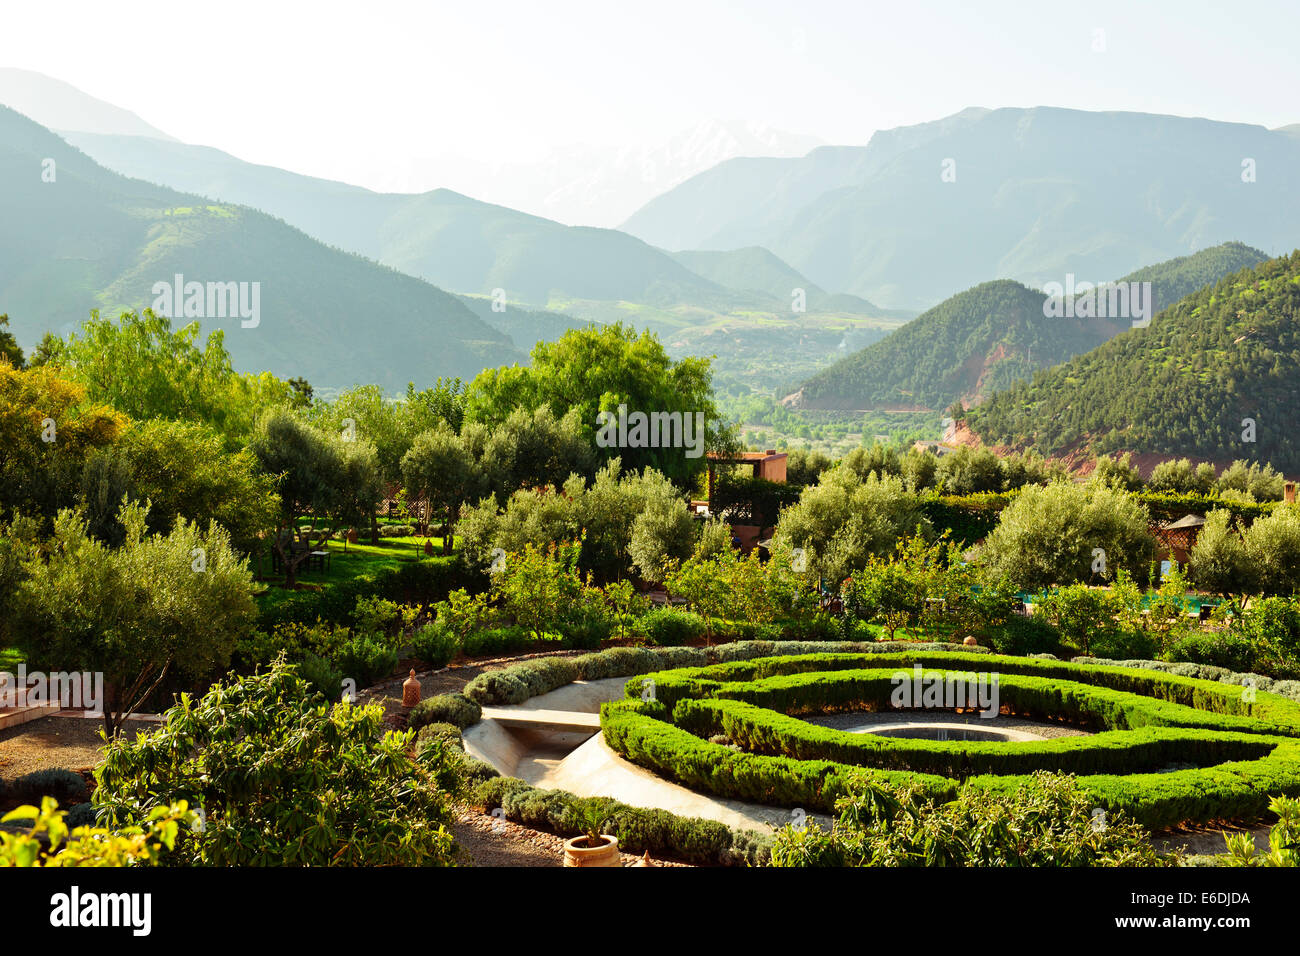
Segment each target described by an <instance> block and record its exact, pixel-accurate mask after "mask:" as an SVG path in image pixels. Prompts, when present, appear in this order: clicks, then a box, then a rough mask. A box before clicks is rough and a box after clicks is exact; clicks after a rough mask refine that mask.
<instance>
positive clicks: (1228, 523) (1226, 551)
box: [1188, 508, 1253, 595]
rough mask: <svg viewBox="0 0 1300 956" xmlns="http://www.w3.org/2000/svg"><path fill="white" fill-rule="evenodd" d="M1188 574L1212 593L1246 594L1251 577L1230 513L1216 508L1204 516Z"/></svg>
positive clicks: (1242, 545) (1244, 549) (1246, 558)
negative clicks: (1203, 522)
mask: <svg viewBox="0 0 1300 956" xmlns="http://www.w3.org/2000/svg"><path fill="white" fill-rule="evenodd" d="M1188 575H1189V576H1190V577H1191V579H1192V582H1193V583H1194V584H1195V585H1196V586H1197V587H1198V588H1200V589H1201V590H1203V591H1209V592H1211V593H1212V594H1222V595H1229V594H1245V593H1246V592H1247V591H1248V590H1249V588H1250V586H1251V581H1252V578H1253V574H1252V571H1251V566H1250V562H1249V560H1248V557H1247V554H1246V548H1245V545H1244V544H1243V543H1242V540H1241V535H1239V534H1238V533H1237V531H1236V529H1234V528H1233V527H1232V512H1230V511H1228V510H1227V509H1225V508H1216V509H1214V510H1213V511H1211V512H1210V513H1209V514H1208V515H1206V516H1205V524H1204V525H1202V526H1201V530H1200V533H1199V534H1198V535H1197V536H1196V544H1194V545H1193V546H1192V552H1191V555H1190V557H1189V560H1188Z"/></svg>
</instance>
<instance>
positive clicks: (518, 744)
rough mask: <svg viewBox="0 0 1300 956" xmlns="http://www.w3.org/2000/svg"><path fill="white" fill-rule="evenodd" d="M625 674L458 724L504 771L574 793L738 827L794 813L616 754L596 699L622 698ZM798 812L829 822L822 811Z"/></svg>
mask: <svg viewBox="0 0 1300 956" xmlns="http://www.w3.org/2000/svg"><path fill="white" fill-rule="evenodd" d="M626 682H627V678H624V677H612V678H607V679H605V680H598V681H575V682H574V683H572V684H568V685H566V686H564V687H561V688H559V689H558V690H554V691H551V692H550V693H549V694H542V695H540V696H538V697H534V698H532V699H531V700H527V701H525V702H524V703H522V704H517V705H507V706H502V707H485V708H483V719H482V720H481V721H479V722H478V723H477V724H475V725H474V726H472V727H470V728H469V729H468V730H466V731H465V735H464V739H465V749H466V750H467V751H468V752H469V753H470V754H472V755H473V756H475V757H478V758H479V759H480V760H486V761H487V762H488V763H490V764H492V766H494V767H496V769H497V770H498V771H500V772H501V773H503V774H506V775H507V776H513V777H519V778H520V779H522V780H524V781H526V782H527V783H530V784H532V785H533V786H535V787H542V788H545V789H548V790H567V791H569V792H570V793H574V794H577V795H578V796H580V797H613V798H614V799H616V800H619V801H621V802H623V803H626V804H628V805H629V806H634V807H645V808H649V809H660V810H667V811H669V812H671V813H676V814H679V815H681V816H689V817H704V818H705V819H707V820H717V821H718V822H720V823H725V824H726V825H727V826H730V827H735V828H736V829H741V830H760V831H770V830H772V829H774V828H776V827H781V826H784V825H785V824H787V823H791V822H795V821H796V820H797V819H798V814H796V813H795V812H792V811H790V810H787V809H783V808H780V807H768V806H763V805H762V804H757V803H746V802H744V801H741V800H722V799H719V798H716V797H712V796H709V795H707V794H702V793H696V792H695V791H694V790H690V789H688V788H686V787H682V786H679V785H678V784H675V783H672V782H670V781H668V780H664V779H662V778H660V777H657V776H656V775H655V774H653V773H651V772H650V771H648V770H645V769H644V768H642V767H638V766H637V765H636V764H634V763H632V762H630V761H628V760H624V759H623V758H622V757H621V756H619V755H618V754H616V753H615V752H614V751H613V750H611V749H610V748H609V746H608V745H607V744H606V743H605V739H604V737H603V735H601V734H600V732H599V730H600V705H601V704H602V703H604V702H606V701H610V700H621V699H622V698H623V685H624V684H625V683H626ZM804 816H805V817H806V818H807V819H812V820H817V821H818V822H820V823H822V824H823V825H824V826H829V825H830V822H829V819H828V818H826V817H823V816H819V815H814V814H811V813H806V814H804Z"/></svg>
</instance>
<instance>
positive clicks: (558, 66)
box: [0, 0, 1300, 184]
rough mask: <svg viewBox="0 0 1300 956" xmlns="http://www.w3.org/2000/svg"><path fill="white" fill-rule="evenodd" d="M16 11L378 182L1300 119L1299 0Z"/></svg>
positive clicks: (148, 81) (210, 128) (6, 31)
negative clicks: (947, 127) (766, 149)
mask: <svg viewBox="0 0 1300 956" xmlns="http://www.w3.org/2000/svg"><path fill="white" fill-rule="evenodd" d="M3 16H4V27H3V30H0V65H4V66H14V67H21V68H25V69H31V70H38V71H40V72H43V73H47V74H49V75H51V76H55V77H58V78H59V79H63V80H66V81H68V82H70V83H72V84H73V85H75V86H77V87H80V88H81V89H83V90H84V91H86V92H88V93H90V94H92V95H95V96H98V97H100V98H101V99H104V100H107V101H109V102H111V103H114V104H116V105H118V106H122V107H125V108H127V109H130V110H132V111H134V112H136V113H138V114H139V115H140V116H141V117H143V118H144V119H145V120H147V121H148V122H150V123H152V124H154V125H155V126H157V127H159V128H161V129H163V130H165V131H166V132H168V133H170V134H171V135H173V136H175V137H177V138H179V139H181V140H184V141H187V142H194V143H203V144H206V145H211V146H217V147H219V148H221V149H225V150H227V151H228V152H231V153H234V154H235V155H237V156H240V157H241V158H244V159H248V160H253V161H256V162H264V163H270V164H273V165H277V166H282V167H286V168H289V169H293V170H296V171H300V172H307V173H313V174H316V175H325V176H331V177H337V178H346V179H351V180H352V181H355V182H361V183H363V184H369V182H379V181H382V180H384V179H385V178H386V177H385V176H383V175H382V173H383V170H384V168H385V167H386V166H391V165H393V164H398V165H400V164H402V163H404V162H409V161H410V159H411V157H414V156H433V155H438V154H440V153H443V152H448V151H452V152H459V153H462V154H465V155H468V156H471V157H474V158H477V159H482V160H486V161H500V160H501V159H502V158H503V157H518V158H523V159H527V158H529V157H531V156H535V155H540V154H542V153H544V152H545V151H546V150H548V149H549V148H551V147H556V146H565V145H569V144H574V143H589V144H606V145H607V144H618V145H633V144H635V145H640V144H644V143H647V142H654V141H656V140H660V139H663V138H666V137H667V136H668V135H669V134H671V133H674V132H678V131H680V130H682V129H684V128H687V127H690V126H692V125H694V124H695V123H697V122H700V121H703V120H706V119H710V118H721V119H736V120H752V121H760V122H764V123H767V124H769V125H771V126H774V127H777V128H780V129H783V130H787V131H790V132H795V133H806V134H812V135H815V136H818V137H820V138H821V139H823V140H826V141H829V142H837V143H865V142H866V141H867V139H868V138H869V137H870V135H871V133H872V131H874V130H876V129H880V128H888V127H892V126H897V125H901V124H908V123H916V122H922V121H925V120H931V119H936V118H939V117H941V116H945V115H948V114H951V113H954V112H956V111H958V110H960V109H962V108H963V107H966V106H987V107H996V106H1032V105H1040V104H1043V105H1053V106H1066V107H1078V108H1083V109H1123V110H1144V111H1152V112H1161V113H1174V114H1180V115H1195V116H1206V117H1210V118H1213V119H1224V120H1236V121H1242V122H1251V123H1261V124H1264V125H1267V126H1279V125H1284V124H1288V123H1295V122H1300V102H1297V101H1296V98H1295V94H1296V91H1297V90H1300V66H1298V64H1300V56H1298V55H1297V53H1298V52H1300V51H1298V49H1297V47H1300V40H1297V38H1298V37H1300V3H1296V2H1295V0H1290V2H1277V3H1270V2H1257V0H1256V2H1246V3H1220V4H1213V3H1198V2H1189V0H1171V2H1151V3H1140V2H1138V0H1126V2H1118V3H1110V2H1103V3H1054V2H1026V3H1018V2H1014V3H1013V2H1004V3H998V2H979V3H971V2H936V3H925V2H898V0H893V2H889V3H876V2H851V0H842V2H818V0H798V2H786V3H777V2H768V0H755V2H749V3H719V2H709V0H687V2H678V0H656V2H655V3H638V4H635V5H634V4H630V3H626V2H618V0H616V2H609V0H595V2H584V0H546V2H542V3H538V2H536V0H527V2H513V0H510V2H496V0H458V2H454V3H447V2H438V0H434V2H373V0H372V2H367V3H356V2H355V0H353V2H347V3H333V2H321V0H316V2H310V3H283V2H276V0H258V2H242V0H223V2H219V3H192V2H185V3H177V2H175V0H168V2H131V0H124V2H121V3H103V2H102V0H95V2H85V0H70V2H64V3H59V4H40V3H25V2H14V0H9V2H6V3H5V8H4V14H3ZM1098 30H1100V31H1104V33H1102V34H1098V33H1097V32H1096V31H1098ZM1099 38H1100V42H1101V44H1102V45H1103V46H1104V51H1094V46H1095V45H1097V43H1098V41H1099ZM368 181H369V182H368Z"/></svg>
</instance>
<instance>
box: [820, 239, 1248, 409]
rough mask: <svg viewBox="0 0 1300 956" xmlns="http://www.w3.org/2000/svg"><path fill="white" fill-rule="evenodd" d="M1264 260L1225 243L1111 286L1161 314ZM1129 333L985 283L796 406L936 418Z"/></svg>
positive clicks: (861, 356) (1113, 323)
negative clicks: (1143, 293)
mask: <svg viewBox="0 0 1300 956" xmlns="http://www.w3.org/2000/svg"><path fill="white" fill-rule="evenodd" d="M1265 259H1267V256H1265V255H1264V254H1263V253H1261V252H1260V251H1259V250H1257V249H1251V248H1250V247H1248V246H1245V245H1242V244H1241V243H1225V244H1224V245H1221V246H1215V247H1214V248H1212V249H1203V250H1201V251H1200V252H1198V253H1196V254H1195V255H1192V256H1183V257H1180V258H1178V259H1173V260H1170V261H1169V262H1162V263H1159V264H1157V265H1153V266H1148V267H1146V268H1143V269H1139V270H1138V271H1136V272H1132V273H1130V274H1129V275H1127V276H1124V277H1123V278H1122V279H1120V280H1118V281H1119V282H1121V283H1128V282H1150V283H1151V295H1152V298H1153V300H1154V302H1155V309H1154V310H1155V311H1158V310H1160V309H1161V308H1163V307H1164V306H1166V305H1168V304H1170V303H1173V302H1176V301H1178V300H1179V299H1181V298H1183V297H1184V296H1186V295H1187V294H1189V293H1190V292H1192V291H1194V290H1196V289H1198V288H1201V287H1202V286H1205V285H1207V284H1211V283H1213V282H1217V281H1218V280H1219V279H1221V278H1223V277H1224V276H1226V275H1230V274H1232V273H1234V272H1237V271H1238V270H1240V269H1242V268H1245V267H1247V266H1252V265H1255V264H1257V263H1260V262H1263V261H1264V260H1265ZM1070 311H1071V312H1073V310H1070ZM1130 326H1131V320H1130V319H1128V318H1121V319H1111V318H1097V317H1092V318H1074V317H1064V316H1047V315H1044V293H1043V292H1041V291H1038V290H1035V289H1030V288H1027V287H1026V286H1024V285H1021V284H1020V283H1018V282H1014V281H1012V280H1009V279H1001V280H997V281H994V282H985V283H982V284H980V285H978V286H976V287H975V288H973V289H969V290H967V291H965V292H962V293H959V294H958V295H955V296H953V297H952V298H950V299H948V300H946V301H944V302H942V303H940V304H939V305H937V306H935V307H934V308H933V309H931V310H929V311H928V312H926V313H924V314H923V315H921V316H919V317H918V318H916V319H914V320H913V321H911V322H909V323H908V324H907V325H905V326H903V327H902V328H901V329H899V330H898V331H896V332H893V333H891V334H890V335H889V336H888V337H887V338H885V339H884V340H883V341H880V342H877V343H875V344H873V345H870V346H868V347H867V348H865V349H863V350H862V351H860V352H857V353H855V354H853V355H850V356H847V357H846V358H844V359H842V360H841V361H839V362H837V363H836V364H835V365H833V366H831V367H830V368H829V369H827V370H826V371H824V372H822V373H820V374H819V375H816V376H814V377H813V378H811V379H810V380H809V381H808V382H807V383H806V384H805V385H804V386H803V389H802V391H801V394H800V399H799V400H800V403H801V404H802V405H804V406H806V407H812V408H854V409H867V408H929V409H932V410H943V409H947V408H948V407H949V406H951V405H952V403H953V402H955V401H957V400H959V399H960V400H961V401H963V402H966V403H967V404H970V403H972V402H977V401H979V400H981V399H982V398H984V397H986V396H988V395H990V394H992V393H993V392H996V391H999V390H1001V389H1004V388H1007V387H1008V386H1010V385H1011V384H1013V383H1014V382H1017V381H1024V380H1027V379H1028V378H1029V377H1030V376H1031V375H1032V374H1033V373H1034V371H1035V370H1037V369H1041V368H1048V367H1050V366H1052V365H1056V364H1059V363H1060V362H1064V361H1066V360H1067V359H1070V358H1072V357H1073V356H1075V355H1079V354H1082V353H1084V352H1088V351H1090V350H1092V349H1094V348H1096V347H1097V346H1098V345H1100V344H1101V343H1102V342H1105V341H1106V340H1107V339H1109V338H1111V337H1112V336H1114V335H1116V334H1117V333H1119V332H1121V331H1123V330H1124V329H1126V328H1129V327H1130Z"/></svg>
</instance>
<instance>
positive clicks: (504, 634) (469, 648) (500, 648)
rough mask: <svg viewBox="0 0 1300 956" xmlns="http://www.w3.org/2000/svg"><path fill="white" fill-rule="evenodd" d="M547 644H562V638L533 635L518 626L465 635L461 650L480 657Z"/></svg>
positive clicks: (542, 634) (559, 636)
mask: <svg viewBox="0 0 1300 956" xmlns="http://www.w3.org/2000/svg"><path fill="white" fill-rule="evenodd" d="M549 642H554V643H556V644H563V643H564V638H563V636H561V635H560V634H557V633H555V632H554V631H547V632H543V633H541V634H533V633H531V632H529V631H526V630H524V629H523V628H522V627H518V626H511V627H492V628H488V629H487V630H483V631H474V632H472V633H470V634H467V635H465V641H464V645H463V648H464V651H465V654H466V656H468V657H482V656H484V655H490V654H508V653H510V652H512V651H522V650H525V649H526V648H530V647H535V646H537V645H539V644H545V643H549Z"/></svg>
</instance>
